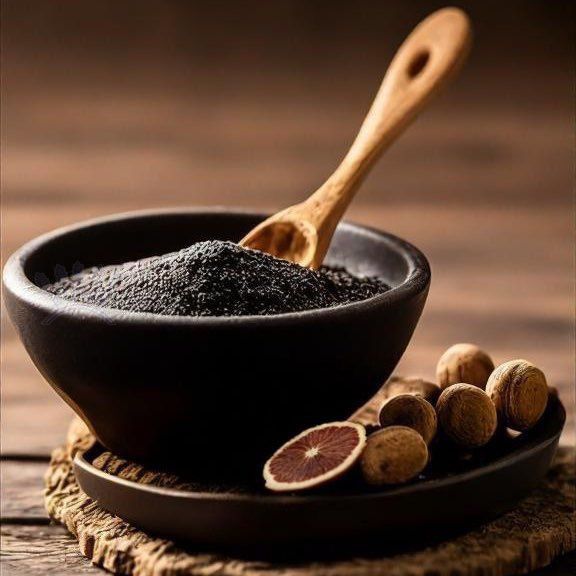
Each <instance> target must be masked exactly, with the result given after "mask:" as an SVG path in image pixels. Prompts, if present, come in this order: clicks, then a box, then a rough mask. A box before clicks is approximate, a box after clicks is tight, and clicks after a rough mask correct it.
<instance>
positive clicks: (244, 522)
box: [74, 396, 565, 551]
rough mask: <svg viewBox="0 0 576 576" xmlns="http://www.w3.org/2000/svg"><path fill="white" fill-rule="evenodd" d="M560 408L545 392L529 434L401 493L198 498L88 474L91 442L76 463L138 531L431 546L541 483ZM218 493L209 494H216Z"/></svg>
mask: <svg viewBox="0 0 576 576" xmlns="http://www.w3.org/2000/svg"><path fill="white" fill-rule="evenodd" d="M564 421H565V411H564V408H563V407H562V404H561V403H560V402H559V401H558V400H557V399H556V397H554V396H551V397H550V402H549V405H548V409H547V411H546V414H545V415H544V417H543V418H542V420H541V421H540V423H539V424H538V425H537V426H536V427H535V428H534V429H532V430H531V431H530V432H529V433H526V434H523V435H521V436H518V437H516V438H511V437H508V436H506V439H503V438H504V437H502V438H500V439H499V440H498V441H494V442H493V443H492V445H491V446H489V447H488V448H485V449H483V450H482V451H480V452H478V453H477V454H476V455H475V456H474V457H473V458H472V459H466V458H462V457H461V455H460V457H457V456H456V455H453V456H451V457H449V458H446V460H445V461H438V458H436V462H435V466H432V467H431V470H430V471H429V472H428V473H427V477H425V478H423V479H420V480H418V481H416V482H414V483H412V484H409V485H405V486H402V487H398V488H391V489H379V490H368V489H366V488H365V487H361V485H360V484H359V483H357V482H355V481H354V480H352V481H349V482H348V483H347V484H342V485H341V486H339V487H336V488H333V489H332V491H330V492H329V493H326V492H324V493H320V492H319V493H315V494H307V495H302V494H300V495H283V496H279V495H275V494H271V493H266V492H265V491H264V490H263V489H261V488H260V487H259V483H258V484H256V483H255V484H254V485H250V484H247V485H239V486H237V487H236V488H235V489H234V490H230V491H225V490H224V489H222V488H215V487H206V490H199V491H197V492H188V491H180V490H173V489H164V488H157V487H152V486H144V485H140V484H137V483H134V482H131V481H126V480H122V479H119V478H117V477H114V476H111V475H109V474H106V473H103V472H101V471H99V470H97V469H96V468H94V467H93V466H92V465H91V464H90V462H91V461H92V459H93V458H94V457H95V456H96V455H97V454H98V453H99V451H101V450H102V448H101V447H100V446H95V447H94V448H92V449H91V450H90V451H88V452H87V453H85V454H78V455H77V456H76V459H75V461H74V466H75V472H76V477H77V479H78V482H79V483H80V486H81V488H82V490H84V492H86V494H88V495H89V496H90V497H91V498H93V499H94V500H97V501H98V503H99V504H100V505H101V506H102V507H103V508H105V509H107V510H109V511H110V512H113V513H114V514H116V515H117V516H120V517H121V518H123V519H125V520H127V521H129V522H130V523H132V524H133V525H134V526H137V527H140V528H142V529H143V530H145V531H147V532H149V533H153V534H158V535H162V536H166V537H170V538H172V539H176V540H179V541H184V542H186V543H189V544H193V545H195V546H200V547H210V548H214V547H217V548H220V549H222V548H227V549H235V550H251V549H255V550H257V551H258V550H259V551H262V550H266V551H269V550H271V549H274V548H281V549H284V550H295V549H299V548H301V547H302V546H304V547H310V546H312V547H313V548H315V549H319V548H325V547H328V548H332V549H338V550H340V551H343V550H345V549H346V548H347V546H343V543H344V542H345V543H346V544H347V545H348V546H353V545H354V543H355V542H359V541H362V542H370V541H373V540H374V539H376V540H378V542H379V544H380V546H379V548H380V549H381V548H382V543H383V542H390V541H396V542H398V541H402V540H408V539H409V540H410V541H411V542H414V541H416V540H431V539H435V538H441V537H443V536H445V535H446V534H448V533H451V532H453V531H455V530H456V531H458V530H463V529H466V528H470V527H472V526H474V525H477V524H478V523H481V522H483V521H486V520H488V519H490V518H493V517H495V516H497V515H499V514H501V513H502V512H504V511H506V510H508V509H510V508H511V507H512V506H513V505H514V504H515V503H516V502H517V501H518V500H519V499H520V498H522V497H524V496H526V495H527V494H528V493H529V492H530V491H531V490H532V489H533V488H534V487H535V486H536V485H537V483H538V482H539V481H540V480H541V479H542V478H543V476H544V475H545V474H546V471H547V470H548V467H549V466H550V463H551V461H552V458H553V456H554V453H555V450H556V447H557V445H558V440H559V437H560V433H561V431H562V427H563V425H564ZM214 490H215V491H214Z"/></svg>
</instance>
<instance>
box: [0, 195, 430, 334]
mask: <svg viewBox="0 0 576 576" xmlns="http://www.w3.org/2000/svg"><path fill="white" fill-rule="evenodd" d="M226 214H230V215H238V216H249V217H254V218H266V217H267V216H269V213H265V212H261V211H256V210H251V209H249V208H236V207H228V206H201V207H192V208H190V207H173V208H160V209H158V208H156V209H155V208H152V209H146V210H135V211H128V212H119V213H113V214H109V215H105V216H100V217H97V218H91V219H88V220H83V221H80V222H76V223H74V224H71V225H67V226H62V227H59V228H56V229H54V230H52V231H50V232H47V233H45V234H42V235H40V236H37V237H35V238H33V239H32V240H29V241H28V242H26V243H25V244H24V245H22V246H21V247H20V248H18V249H17V250H16V251H15V252H13V253H12V255H11V256H10V257H9V258H8V260H7V261H6V264H5V266H4V271H3V275H2V280H3V284H4V288H5V289H6V290H7V291H8V292H10V293H11V294H12V295H13V296H14V297H15V298H17V299H18V300H22V301H24V302H25V303H26V304H28V305H30V306H33V307H36V308H39V309H42V310H44V311H45V312H46V314H47V316H50V315H54V314H58V315H72V316H74V317H76V318H82V319H85V320H93V321H105V322H111V321H113V322H122V321H129V322H130V323H137V324H154V325H180V324H183V325H187V324H188V325H210V326H214V327H216V326H232V325H238V324H254V323H258V324H263V323H264V324H274V325H277V324H292V323H295V322H302V321H317V320H318V319H319V317H321V318H326V319H328V318H330V319H334V320H336V319H339V318H343V317H344V316H347V315H349V314H358V313H360V312H365V313H369V312H370V311H371V310H373V309H374V308H376V307H378V308H379V307H381V306H387V307H388V306H393V305H394V304H395V303H397V302H400V301H402V300H405V299H407V298H410V297H412V296H415V295H417V294H419V293H421V292H423V291H425V290H426V289H427V288H428V286H429V284H430V277H431V271H430V264H429V262H428V260H427V258H426V256H425V255H424V254H423V253H422V252H421V251H420V250H419V249H418V248H416V246H414V245H413V244H411V243H410V242H407V241H406V240H404V239H402V238H399V237H398V236H395V235H393V234H390V233H388V232H384V231H382V230H378V229H375V228H372V227H369V226H364V225H361V224H357V223H353V222H349V221H343V222H341V223H340V224H339V225H338V227H339V228H344V229H349V230H352V231H354V232H356V233H360V234H361V235H363V236H365V237H366V236H367V237H373V238H374V237H376V238H378V239H379V240H385V241H386V243H387V244H388V245H389V246H390V247H391V248H392V249H393V250H395V251H396V252H397V253H398V254H399V255H400V256H401V257H402V258H404V260H405V261H406V263H407V265H408V273H407V276H406V278H405V279H404V280H403V281H402V283H401V284H399V285H398V286H395V287H393V288H390V289H389V290H387V291H386V292H384V293H382V294H377V295H376V296H372V297H371V298H367V299H365V300H360V301H357V302H351V303H349V304H342V305H340V306H333V307H328V308H314V309H311V310H302V311H299V312H285V313H282V314H269V315H264V314H261V315H246V316H172V315H163V314H156V313H152V312H134V311H127V310H120V309H116V308H107V307H104V306H98V305H96V304H85V303H82V302H76V301H72V300H67V299H65V298H62V297H61V296H57V295H55V294H51V293H50V292H48V291H46V290H44V289H43V288H41V287H39V286H37V285H36V284H34V282H32V281H31V280H30V279H29V278H28V276H27V275H26V273H25V271H24V269H25V266H26V263H27V261H28V259H29V258H30V257H31V256H32V255H33V254H34V253H35V252H36V251H37V250H38V249H40V248H41V247H43V246H45V245H46V244H49V243H50V242H52V241H54V240H55V239H57V238H61V237H63V236H66V235H68V234H71V233H73V232H77V231H79V230H82V229H86V228H92V227H96V226H99V225H103V224H110V223H116V222H122V221H125V220H136V219H140V218H146V217H154V216H178V215H215V216H217V215H226Z"/></svg>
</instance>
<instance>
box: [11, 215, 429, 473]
mask: <svg viewBox="0 0 576 576" xmlns="http://www.w3.org/2000/svg"><path fill="white" fill-rule="evenodd" d="M263 218H264V215H261V214H249V213H243V212H233V211H224V210H214V209H213V210H209V209H206V210H192V211H185V210H179V211H152V212H140V213H132V214H123V215H114V216H110V217H106V218H102V219H99V220H94V221H89V222H85V223H81V224H78V225H75V226H71V227H68V228H62V229H59V230H56V231H54V232H52V233H49V234H47V235H45V236H42V237H39V238H37V239H35V240H33V241H31V242H29V243H28V244H26V245H25V246H23V247H22V248H21V249H19V250H18V251H17V252H15V253H14V254H13V255H12V256H11V258H10V259H9V261H8V262H7V264H6V266H5V269H4V288H5V290H4V293H5V301H6V305H7V308H8V311H9V314H10V317H11V319H12V321H13V323H14V325H15V326H16V328H17V330H18V333H19V335H20V338H21V339H22V342H23V343H24V345H25V347H26V349H27V351H28V353H29V354H30V357H31V358H32V360H33V361H34V363H35V364H36V366H37V367H38V369H39V370H40V372H41V373H42V375H43V376H44V377H45V378H46V380H47V381H48V382H49V383H50V384H51V385H52V386H53V387H54V389H55V390H56V391H57V392H58V393H59V394H60V395H61V396H62V397H63V398H64V399H65V400H66V401H67V402H68V403H69V404H70V405H71V406H72V407H73V408H74V409H75V410H76V412H77V413H78V414H80V415H81V416H82V417H83V418H84V420H85V421H86V422H88V423H89V424H90V426H91V428H92V430H93V431H94V432H95V434H96V436H97V438H98V439H99V441H100V442H101V443H102V444H103V445H105V446H107V447H108V448H110V449H111V450H112V451H114V452H115V453H117V454H119V455H122V456H126V457H129V458H134V459H138V460H141V461H154V462H162V463H163V464H165V465H173V464H177V465H178V466H186V465H187V464H190V465H193V466H196V465H197V464H198V463H199V462H202V463H204V464H206V465H207V466H211V465H212V464H213V463H214V462H215V461H220V462H221V463H223V464H224V465H223V472H222V473H223V474H226V473H227V470H226V469H227V468H229V467H230V466H233V465H236V464H234V462H235V461H237V462H245V461H246V458H253V459H254V461H255V462H259V461H261V459H262V458H264V457H265V456H266V455H267V454H268V453H269V452H270V451H271V450H272V449H274V448H275V447H276V446H277V445H278V444H279V443H280V442H283V441H285V440H286V439H288V438H290V437H291V436H292V435H294V434H295V433H297V432H299V431H301V430H302V429H303V428H306V427H308V426H310V425H314V424H317V423H319V422H327V421H331V420H341V419H344V418H346V417H347V416H349V415H350V414H351V413H352V412H353V411H354V410H355V409H356V408H357V407H358V406H360V405H361V404H363V403H364V402H365V401H366V400H367V399H368V398H370V396H371V395H372V394H373V393H374V392H375V391H376V390H377V389H378V387H379V386H380V385H381V384H382V382H383V381H384V380H385V379H386V378H387V377H388V376H389V375H390V373H391V372H392V370H393V369H394V367H395V366H396V363H397V362H398V360H399V359H400V357H401V356H402V354H403V352H404V350H405V348H406V346H407V344H408V342H409V341H410V338H411V336H412V332H413V330H414V328H415V326H416V324H417V322H418V319H419V317H420V314H421V312H422V308H423V306H424V302H425V300H426V296H427V292H428V287H429V283H430V269H429V266H428V263H427V261H426V258H425V257H424V256H423V254H422V253H421V252H420V251H419V250H417V249H416V248H415V247H413V246H412V245H410V244H408V243H407V242H405V241H403V240H401V239H399V238H396V237H394V236H391V235H389V234H386V233H384V232H379V231H375V230H370V229H368V228H365V227H362V226H355V225H352V224H346V223H344V224H342V225H340V226H339V228H338V230H337V232H336V235H335V237H334V241H333V244H332V247H331V250H330V253H329V255H328V258H327V263H329V264H333V265H340V266H345V267H347V268H348V269H349V270H350V271H351V272H353V273H356V274H365V275H378V276H381V277H382V278H383V279H384V280H385V281H386V282H387V283H388V284H389V285H391V286H392V289H391V290H389V291H388V292H386V293H384V294H382V295H379V296H376V297H374V298H370V299H368V300H365V301H362V302H358V303H354V304H349V305H346V306H341V307H338V308H327V309H321V310H312V311H307V312H300V313H290V314H281V315H277V316H245V317H217V318H213V317H212V318H198V317H173V316H160V315H154V314H146V313H135V312H125V311H120V310H113V309H109V308H101V307H96V306H91V305H86V304H80V303H77V302H71V301H68V300H64V299H62V298H60V297H57V296H54V295H52V294H50V293H48V292H46V291H45V290H43V289H42V288H41V286H42V285H44V284H45V283H47V282H48V281H54V280H55V274H62V272H63V271H65V272H67V273H70V272H71V271H73V270H77V269H78V268H79V267H80V266H82V267H90V266H99V265H106V264H115V263H122V262H126V261H130V260H135V259H139V258H143V257H146V256H152V255H158V254H164V253H168V252H171V251H174V250H178V249H180V248H183V247H185V246H187V245H190V244H192V243H194V242H197V241H200V240H206V239H210V238H217V239H227V240H233V241H237V240H238V239H240V238H241V237H242V236H243V235H244V234H245V233H246V232H247V231H248V230H250V229H251V228H252V227H253V226H254V225H255V224H256V223H257V222H259V221H261V220H262V219H263Z"/></svg>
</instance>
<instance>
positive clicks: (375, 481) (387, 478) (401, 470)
mask: <svg viewBox="0 0 576 576" xmlns="http://www.w3.org/2000/svg"><path fill="white" fill-rule="evenodd" d="M427 463H428V447H427V446H426V442H424V440H423V439H422V436H420V434H418V432H416V431H415V430H413V429H412V428H408V427H406V426H390V427H388V428H383V429H382V430H379V431H378V432H375V433H374V434H371V435H370V436H369V437H368V440H367V441H366V446H365V448H364V450H363V452H362V456H361V457H360V467H361V469H362V474H363V476H364V479H365V480H366V482H367V483H368V484H372V485H375V486H380V485H384V484H402V483H404V482H408V481H409V480H412V479H414V478H416V477H417V476H418V475H419V474H420V472H422V470H424V468H425V467H426V464H427Z"/></svg>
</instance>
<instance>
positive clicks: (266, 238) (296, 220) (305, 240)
mask: <svg viewBox="0 0 576 576" xmlns="http://www.w3.org/2000/svg"><path fill="white" fill-rule="evenodd" d="M470 43H471V29H470V23H469V20H468V17H467V16H466V14H465V13H464V12H462V11H461V10H459V9H457V8H444V9H442V10H438V11H437V12H434V13H433V14H431V15H430V16H429V17H428V18H426V19H425V20H424V21H422V22H421V23H420V24H419V25H418V26H417V27H416V28H415V29H414V30H413V31H412V33H411V34H410V36H408V38H407V39H406V40H405V41H404V43H403V44H402V46H400V49H399V50H398V52H397V53H396V56H395V57H394V59H393V60H392V63H391V64H390V67H389V68H388V71H387V72H386V75H385V77H384V81H383V82H382V85H381V87H380V90H379V91H378V94H377V95H376V98H375V99H374V102H373V104H372V107H371V108H370V111H369V112H368V115H367V116H366V118H365V120H364V123H363V124H362V127H361V128H360V132H359V133H358V135H357V136H356V140H355V141H354V143H353V144H352V146H351V148H350V150H349V151H348V154H346V157H345V158H344V160H343V161H342V163H341V164H340V166H338V168H337V169H336V171H335V172H334V173H333V174H332V175H331V176H330V178H328V180H327V181H326V182H325V183H324V184H323V185H322V186H321V187H320V188H319V189H318V190H316V192H314V194H312V196H310V197H309V198H308V199H307V200H305V201H304V202H302V203H300V204H296V205H294V206H290V207H289V208H286V209H285V210H282V211H281V212H278V213H277V214H275V215H274V216H271V217H270V218H268V219H267V220H265V221H264V222H262V223H261V224H259V225H258V226H256V227H255V228H254V229H253V230H252V231H251V232H250V233H249V234H247V235H246V236H245V237H244V238H243V239H242V240H241V241H240V245H241V246H244V247H246V248H253V249H256V250H261V251H262V252H268V253H270V254H273V255H274V256H277V257H279V258H284V259H286V260H290V261H292V262H296V263H298V264H300V265H302V266H306V267H310V268H318V267H319V266H320V265H321V264H322V261H323V260H324V257H325V256H326V252H327V251H328V246H329V245H330V240H331V239H332V235H333V234H334V230H335V229H336V225H337V224H338V222H339V220H340V218H342V216H343V214H344V212H345V211H346V208H347V207H348V205H349V204H350V202H351V200H352V198H353V197H354V194H355V193H356V191H357V190H358V187H359V185H360V183H361V182H362V180H363V178H364V177H365V176H366V174H367V173H368V171H369V170H370V168H371V167H372V165H373V164H374V163H375V161H376V160H377V158H378V157H379V156H380V154H381V153H382V151H383V150H385V149H386V148H387V147H388V146H390V144H392V142H394V140H395V139H396V138H397V137H398V136H399V135H400V134H401V133H402V131H403V130H404V128H406V127H407V126H408V124H409V123H410V121H411V120H413V119H414V118H415V116H416V115H417V113H418V112H419V111H420V110H421V109H422V108H423V107H424V105H425V104H426V103H427V102H428V100H429V99H430V97H431V96H432V95H433V94H435V93H436V92H437V91H438V89H439V88H440V87H442V86H443V85H444V84H446V82H447V81H448V79H449V78H450V76H452V74H453V73H454V72H455V71H456V70H457V69H458V68H459V66H460V65H461V64H462V62H463V61H464V59H465V57H466V55H467V54H468V50H469V47H470Z"/></svg>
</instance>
